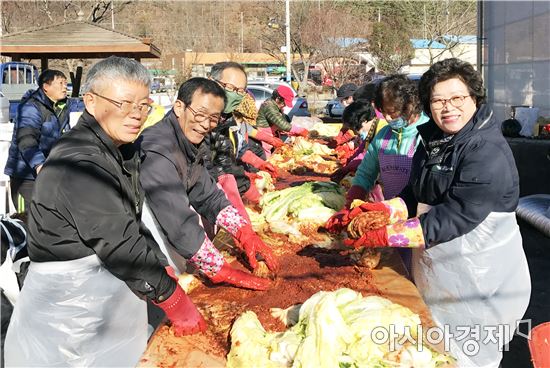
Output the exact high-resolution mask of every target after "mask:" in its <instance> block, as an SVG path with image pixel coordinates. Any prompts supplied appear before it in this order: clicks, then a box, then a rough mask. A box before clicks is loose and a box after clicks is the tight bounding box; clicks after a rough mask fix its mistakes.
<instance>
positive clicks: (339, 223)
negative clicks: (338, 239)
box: [323, 208, 351, 234]
mask: <svg viewBox="0 0 550 368" xmlns="http://www.w3.org/2000/svg"><path fill="white" fill-rule="evenodd" d="M349 212H350V211H349V210H348V209H347V208H344V209H343V210H340V211H338V212H336V213H335V214H334V215H332V216H331V217H330V218H329V219H328V220H327V222H326V223H325V225H324V226H323V227H324V228H325V229H327V230H328V232H329V233H332V234H338V233H341V232H342V230H344V229H345V227H346V226H348V224H349V222H350V221H351V220H350V219H349Z"/></svg>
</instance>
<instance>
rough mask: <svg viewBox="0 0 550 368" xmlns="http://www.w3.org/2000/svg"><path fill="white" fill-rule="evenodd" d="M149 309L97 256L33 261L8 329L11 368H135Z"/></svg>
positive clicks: (7, 357)
mask: <svg viewBox="0 0 550 368" xmlns="http://www.w3.org/2000/svg"><path fill="white" fill-rule="evenodd" d="M146 344H147V305H146V303H145V301H144V300H142V299H140V298H139V297H138V296H136V294H134V293H133V292H132V291H131V290H130V288H129V287H128V286H127V285H126V283H124V282H123V281H121V280H120V279H118V278H116V277H115V276H113V275H112V274H111V273H110V272H109V271H107V270H106V269H105V268H104V267H103V266H102V265H101V262H100V260H99V258H98V257H97V256H96V255H91V256H88V257H85V258H81V259H77V260H73V261H64V262H44V263H36V262H31V264H30V266H29V271H28V274H27V277H26V279H25V284H24V286H23V289H22V290H21V294H20V295H19V300H18V301H17V304H16V305H15V309H14V312H13V315H12V318H11V321H10V325H9V327H8V332H7V335H6V343H5V349H4V354H5V363H6V367H13V366H25V367H29V366H40V367H134V366H135V365H136V364H137V363H138V361H139V359H140V357H141V355H142V354H143V352H144V351H145V348H146Z"/></svg>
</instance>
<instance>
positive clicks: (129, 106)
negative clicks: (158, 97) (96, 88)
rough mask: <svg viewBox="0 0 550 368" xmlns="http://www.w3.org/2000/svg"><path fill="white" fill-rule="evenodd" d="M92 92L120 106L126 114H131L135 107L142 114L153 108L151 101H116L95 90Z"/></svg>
mask: <svg viewBox="0 0 550 368" xmlns="http://www.w3.org/2000/svg"><path fill="white" fill-rule="evenodd" d="M90 93H91V94H93V95H96V96H97V97H101V98H103V99H104V100H107V101H109V102H110V103H112V104H113V105H115V106H116V107H118V108H119V109H120V111H122V113H123V114H124V115H128V114H130V113H131V112H132V111H134V109H137V110H138V111H139V112H140V113H141V114H142V115H145V114H148V113H150V112H151V110H152V109H153V106H151V104H150V102H149V103H141V104H137V103H135V102H131V101H116V100H113V99H110V98H109V97H105V96H102V95H100V94H98V93H95V92H90Z"/></svg>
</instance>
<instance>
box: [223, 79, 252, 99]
mask: <svg viewBox="0 0 550 368" xmlns="http://www.w3.org/2000/svg"><path fill="white" fill-rule="evenodd" d="M215 81H216V82H218V83H219V84H220V85H221V86H222V87H223V89H225V90H226V91H227V92H235V93H236V94H238V95H241V96H244V95H246V89H244V88H238V87H236V86H234V85H232V84H231V83H225V82H222V81H220V80H217V79H215Z"/></svg>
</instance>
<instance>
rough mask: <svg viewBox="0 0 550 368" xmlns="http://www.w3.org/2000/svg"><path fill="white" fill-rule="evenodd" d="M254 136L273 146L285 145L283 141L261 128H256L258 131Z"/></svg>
mask: <svg viewBox="0 0 550 368" xmlns="http://www.w3.org/2000/svg"><path fill="white" fill-rule="evenodd" d="M254 138H256V139H257V140H259V141H262V142H265V143H267V144H269V145H271V146H273V147H275V148H279V147H282V146H284V145H285V144H284V142H283V141H282V140H280V139H279V138H277V137H274V136H272V135H269V134H268V133H266V132H264V131H261V130H258V132H257V133H256V137H254Z"/></svg>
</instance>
